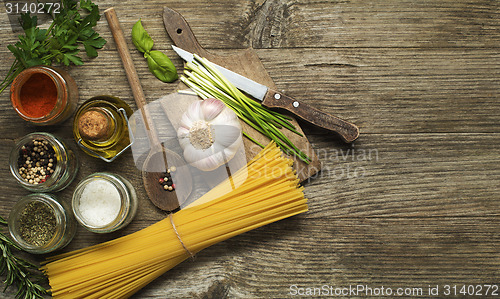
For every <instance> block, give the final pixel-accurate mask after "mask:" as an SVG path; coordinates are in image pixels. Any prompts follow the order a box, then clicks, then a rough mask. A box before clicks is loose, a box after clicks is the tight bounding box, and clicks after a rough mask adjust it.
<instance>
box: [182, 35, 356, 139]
mask: <svg viewBox="0 0 500 299" xmlns="http://www.w3.org/2000/svg"><path fill="white" fill-rule="evenodd" d="M172 48H173V49H174V51H175V52H176V53H177V54H178V55H179V56H180V57H181V58H182V59H183V60H185V61H186V62H192V61H193V60H194V54H192V53H190V52H188V51H186V50H183V49H181V48H179V47H176V46H174V45H172ZM212 64H213V65H214V66H215V67H216V68H217V69H218V70H219V71H220V72H221V73H222V75H224V77H226V79H227V80H229V81H230V82H231V83H233V84H234V86H236V88H238V89H239V90H241V91H243V92H245V93H247V94H248V95H250V96H252V97H254V98H255V99H256V100H259V101H261V102H262V105H264V106H266V107H268V108H282V109H285V110H287V111H289V112H291V113H293V114H294V115H295V116H298V117H300V118H301V119H302V120H304V121H307V122H309V123H311V124H313V125H315V126H318V127H321V128H324V129H327V130H330V131H334V132H336V133H338V134H339V135H340V136H341V137H342V139H343V140H344V141H345V142H353V141H354V140H356V139H357V138H358V136H359V129H358V127H357V126H356V125H354V124H352V123H350V122H347V121H345V120H342V119H340V118H338V117H336V116H333V115H331V114H328V113H325V112H323V111H321V110H318V109H316V108H314V107H311V106H309V105H306V104H304V103H302V102H300V101H298V100H296V99H294V98H292V97H289V96H287V95H285V94H283V93H281V92H278V91H276V90H273V89H271V88H268V87H267V86H265V85H262V84H260V83H257V82H255V81H253V80H251V79H248V78H246V77H244V76H242V75H240V74H237V73H235V72H233V71H230V70H228V69H226V68H224V67H222V66H220V65H217V64H215V63H213V62H212Z"/></svg>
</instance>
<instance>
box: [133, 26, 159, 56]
mask: <svg viewBox="0 0 500 299" xmlns="http://www.w3.org/2000/svg"><path fill="white" fill-rule="evenodd" d="M132 42H133V43H134V45H135V47H136V48H137V50H139V51H141V52H142V53H148V52H149V51H151V49H152V48H153V44H154V42H153V39H152V38H151V37H150V36H149V34H148V33H147V32H146V30H145V29H144V27H142V23H141V20H139V21H137V23H135V25H134V27H132Z"/></svg>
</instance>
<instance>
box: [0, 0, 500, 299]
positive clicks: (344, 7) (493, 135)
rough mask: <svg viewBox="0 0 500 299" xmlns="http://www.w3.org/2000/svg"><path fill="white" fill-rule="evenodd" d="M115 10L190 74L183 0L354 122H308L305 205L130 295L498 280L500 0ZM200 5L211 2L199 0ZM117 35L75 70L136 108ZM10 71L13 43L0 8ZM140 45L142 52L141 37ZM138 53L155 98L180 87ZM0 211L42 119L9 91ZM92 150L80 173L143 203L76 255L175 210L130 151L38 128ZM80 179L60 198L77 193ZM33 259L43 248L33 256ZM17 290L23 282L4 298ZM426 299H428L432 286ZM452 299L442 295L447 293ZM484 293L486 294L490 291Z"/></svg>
mask: <svg viewBox="0 0 500 299" xmlns="http://www.w3.org/2000/svg"><path fill="white" fill-rule="evenodd" d="M99 5H100V7H101V9H102V11H104V9H106V8H108V7H111V6H115V9H116V10H117V13H118V14H119V16H120V21H121V23H122V27H123V29H124V32H125V34H126V35H127V34H129V33H130V30H131V29H132V26H133V24H134V23H135V22H136V21H137V20H138V19H139V18H142V22H143V24H144V27H145V28H146V30H148V32H149V33H150V35H151V36H152V38H153V39H154V40H155V47H154V48H155V49H158V50H163V51H165V52H166V53H167V55H169V56H170V57H171V58H172V61H173V62H174V64H175V65H176V66H177V67H178V70H179V72H181V71H182V61H181V60H180V58H178V57H176V56H175V54H174V52H173V51H172V50H171V49H170V44H171V43H172V41H171V40H170V39H169V38H168V35H167V34H166V32H165V30H164V28H163V22H162V18H161V14H162V7H163V6H165V5H167V6H169V7H171V8H173V9H176V10H178V11H179V12H180V13H182V15H183V16H184V17H185V18H186V19H187V20H188V22H189V24H190V25H191V28H192V29H193V32H194V34H195V35H196V36H197V38H198V41H199V42H200V44H201V45H202V46H203V47H204V48H206V49H207V50H209V51H210V52H212V53H214V54H217V55H231V54H236V53H238V52H239V51H241V50H242V49H245V48H247V47H250V46H252V47H254V48H255V51H256V53H257V55H258V57H259V58H260V60H261V61H262V63H263V65H264V67H265V68H266V70H267V72H268V73H269V75H270V77H271V78H272V79H273V81H274V83H275V85H276V87H277V90H279V91H284V92H285V93H286V94H287V95H289V96H292V97H294V98H298V99H302V100H303V101H305V102H306V103H307V104H311V105H313V106H316V107H320V108H321V109H322V110H324V111H326V112H329V113H331V114H334V115H338V116H341V117H342V118H344V119H347V120H349V121H352V122H353V123H356V124H357V125H359V126H360V128H361V135H360V138H359V139H358V140H357V141H356V142H354V144H352V145H346V144H344V143H342V142H341V141H339V140H336V139H334V138H332V136H330V135H327V134H325V133H324V132H323V131H321V130H318V129H315V128H313V127H312V126H309V125H307V124H302V123H301V126H302V127H303V130H304V132H305V133H306V134H307V136H308V139H309V141H310V142H311V144H312V146H313V148H314V149H315V150H316V154H317V155H318V157H319V159H320V160H321V162H322V164H323V170H322V172H320V173H319V174H318V175H317V176H316V177H313V178H312V179H311V180H310V181H309V182H306V183H305V194H306V196H307V197H308V199H309V212H308V213H306V214H303V215H300V216H297V217H293V218H291V219H287V220H283V221H281V222H278V223H274V224H271V225H268V226H266V227H263V228H260V229H258V230H255V231H251V232H249V233H246V234H244V235H241V236H238V237H235V238H233V239H230V240H228V241H226V242H223V243H220V244H217V245H215V246H213V247H211V248H208V249H206V250H204V251H202V252H201V253H199V254H198V256H197V258H196V261H194V262H191V261H187V262H185V263H182V264H181V265H179V266H178V267H176V268H174V269H172V270H171V271H169V272H168V273H166V274H165V275H163V276H161V277H160V278H159V279H157V280H156V281H155V282H153V283H152V284H151V285H149V286H148V287H146V288H144V289H143V290H142V291H141V292H139V293H138V294H136V295H135V296H134V298H165V297H168V298H186V297H190V298H225V297H228V298H234V297H244V298H250V297H251V298H284V297H289V294H290V286H291V285H297V286H300V287H322V286H323V285H331V286H334V287H335V286H339V287H345V286H347V287H348V286H349V285H357V284H361V285H367V286H371V287H381V286H384V287H386V288H387V287H391V288H394V289H395V288H397V287H416V288H423V290H424V292H426V291H427V290H428V287H429V285H431V286H436V285H439V286H440V290H441V291H442V290H443V286H444V285H445V284H452V285H453V284H455V285H459V286H461V285H463V284H466V285H469V284H473V285H475V284H491V283H496V284H498V282H499V281H500V271H499V269H500V250H499V248H500V215H499V211H500V203H499V198H500V183H499V182H500V167H499V160H500V158H499V157H500V97H499V96H500V54H499V53H500V51H499V50H500V46H499V45H500V17H499V13H500V2H498V1H486V0H476V1H463V0H455V1H426V0H423V1H409V0H408V1H406V0H404V1H372V2H366V1H305V0H304V1H280V0H267V1H265V0H257V1H254V0H244V1H243V0H241V1H240V0H216V1H205V0H194V1H170V0H168V1H162V2H159V1H143V2H141V3H138V2H136V1H132V0H126V1H120V2H118V1H111V0H105V1H99ZM200 7H201V8H202V9H200ZM98 30H99V32H100V33H102V35H103V36H104V37H105V38H106V39H108V41H109V42H108V44H107V45H106V46H105V48H104V49H103V50H102V51H100V52H99V57H98V58H97V59H93V60H89V59H86V60H85V65H84V66H81V67H73V68H70V69H69V71H70V73H71V75H72V76H73V77H74V78H75V80H76V81H77V84H78V85H79V88H80V95H81V97H80V98H81V100H80V101H81V102H82V103H83V101H84V100H86V99H88V98H90V97H92V96H95V95H99V94H113V95H116V96H119V97H121V98H123V99H125V100H126V101H128V102H129V103H131V105H132V107H134V108H136V107H135V105H134V104H133V98H132V93H131V91H130V88H129V87H128V83H127V79H126V76H125V73H124V71H123V69H122V66H121V61H120V58H119V56H118V54H117V52H116V48H115V45H114V43H113V42H112V37H111V34H110V32H109V29H108V27H107V24H106V21H105V19H104V18H103V19H102V20H101V21H99V23H98ZM0 38H1V40H2V42H1V45H2V46H1V47H0V57H1V61H2V62H3V63H2V64H0V74H5V73H6V72H7V70H8V68H9V65H10V62H12V56H11V55H10V54H9V52H8V50H7V49H6V47H5V46H6V45H7V44H10V43H13V42H15V41H16V34H14V33H12V31H11V30H10V25H9V18H8V16H6V14H4V13H2V14H0ZM127 43H128V46H129V48H131V49H133V45H132V42H131V40H130V39H127ZM131 54H132V58H133V60H134V64H135V66H136V68H137V72H138V75H139V77H140V80H141V83H142V85H143V88H144V92H145V95H146V98H147V100H148V101H153V100H156V99H158V98H160V97H161V96H163V95H166V94H168V93H171V92H173V91H175V88H176V86H175V85H176V84H164V83H161V82H159V81H158V80H156V79H155V78H154V77H153V75H151V74H150V73H149V71H148V69H147V65H146V63H145V61H144V58H143V57H142V56H141V55H140V53H138V52H134V51H132V53H131ZM0 111H1V112H0V133H1V135H0V176H1V178H2V182H3V183H2V184H0V215H2V216H4V217H6V216H7V215H8V212H9V211H10V208H11V207H12V205H13V204H14V202H15V201H16V200H17V199H18V198H19V197H20V196H22V195H25V194H27V191H25V190H23V189H21V188H20V187H18V186H17V185H16V184H15V181H14V179H13V178H12V176H11V175H10V174H9V170H8V154H9V152H10V149H11V148H12V146H13V144H14V139H16V138H19V137H21V136H23V135H25V134H27V133H29V132H33V131H35V130H37V128H36V127H33V126H29V125H27V124H25V123H24V122H23V121H22V120H21V119H20V118H18V117H17V116H16V115H15V113H14V111H12V109H11V107H10V103H9V99H8V94H7V93H4V94H2V95H0ZM43 130H47V131H49V132H52V133H55V134H57V135H60V136H62V137H63V139H64V140H65V141H67V142H68V143H69V144H70V146H72V147H73V148H74V149H75V150H76V151H77V152H78V154H79V157H80V158H81V170H80V172H79V174H78V177H77V179H76V180H77V181H79V180H81V179H82V178H83V177H85V176H86V175H88V174H91V173H93V172H96V171H110V172H116V173H118V174H122V175H124V176H126V177H127V178H128V179H129V180H130V181H131V182H132V184H133V185H134V187H135V188H136V190H138V195H139V201H140V204H139V211H138V215H137V217H136V218H135V219H134V221H133V222H132V223H131V224H130V225H129V226H128V227H126V228H125V229H124V230H122V231H119V232H116V233H114V234H111V235H96V234H92V233H90V232H87V231H85V230H84V229H83V228H79V230H78V233H77V236H76V237H75V239H74V241H73V242H72V243H71V244H70V245H69V246H68V248H67V249H66V250H71V249H77V248H81V247H83V246H87V245H91V244H97V243H99V242H102V241H105V240H108V239H111V238H114V237H118V236H120V235H124V234H128V233H131V232H134V231H136V230H139V229H141V228H144V227H146V226H148V225H150V224H152V223H154V222H156V221H158V220H160V219H162V218H163V217H164V214H163V213H162V212H161V211H159V210H158V209H156V208H155V207H154V206H153V205H152V204H151V203H150V202H149V200H148V199H147V197H146V195H145V193H144V190H143V186H142V182H141V173H140V171H139V170H137V169H136V168H135V167H134V165H133V162H132V154H131V153H126V154H125V155H124V156H123V157H120V158H119V159H118V160H117V161H116V162H115V163H112V164H106V163H105V162H103V161H99V160H97V159H93V158H91V157H88V156H86V155H84V154H83V153H82V152H81V151H79V150H78V149H76V146H75V144H74V142H73V139H72V136H71V120H70V121H68V122H66V123H64V124H63V125H62V126H60V127H53V128H43ZM75 186H76V182H74V183H73V184H71V185H70V187H69V188H68V189H66V190H64V191H62V192H59V193H58V194H57V196H59V197H60V198H61V199H63V200H69V199H70V197H71V194H72V191H73V190H74V188H75ZM38 259H40V258H39V257H38ZM0 296H3V297H5V298H10V297H12V292H10V293H7V294H5V295H0ZM421 297H427V298H428V297H429V296H428V294H427V293H423V296H421ZM441 297H442V293H441ZM483 297H484V296H483Z"/></svg>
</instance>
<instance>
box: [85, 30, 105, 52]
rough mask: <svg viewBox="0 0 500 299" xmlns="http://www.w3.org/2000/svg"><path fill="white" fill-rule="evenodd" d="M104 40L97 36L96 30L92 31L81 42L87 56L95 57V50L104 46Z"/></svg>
mask: <svg viewBox="0 0 500 299" xmlns="http://www.w3.org/2000/svg"><path fill="white" fill-rule="evenodd" d="M105 44H106V40H105V39H103V38H102V37H100V36H99V34H98V33H97V32H94V33H93V34H92V35H91V36H90V37H89V38H88V39H87V40H85V41H84V42H83V46H84V47H85V52H87V56H88V57H91V58H92V57H97V50H96V49H101V48H102V47H104V45H105Z"/></svg>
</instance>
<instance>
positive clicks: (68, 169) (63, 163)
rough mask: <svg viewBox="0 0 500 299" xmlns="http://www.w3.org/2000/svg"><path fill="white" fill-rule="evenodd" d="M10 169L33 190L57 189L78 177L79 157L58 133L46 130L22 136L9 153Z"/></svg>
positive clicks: (18, 180) (21, 183) (23, 184)
mask: <svg viewBox="0 0 500 299" xmlns="http://www.w3.org/2000/svg"><path fill="white" fill-rule="evenodd" d="M9 164H10V171H11V173H12V175H13V176H14V177H15V178H16V180H17V182H18V183H19V184H20V185H21V186H22V187H24V188H26V189H28V190H30V191H34V192H52V191H53V192H56V191H61V190H62V189H64V188H66V187H67V186H68V185H69V184H70V183H71V182H72V181H73V180H74V178H75V177H76V173H77V171H78V167H79V165H78V159H77V157H76V155H75V154H74V152H73V151H72V150H71V149H70V148H68V147H67V146H66V144H65V143H64V142H63V141H62V140H60V139H59V138H58V137H56V136H54V135H52V134H50V133H45V132H36V133H31V134H28V135H26V136H24V137H23V138H21V139H20V140H19V141H18V142H17V143H16V145H15V146H14V148H13V149H12V151H11V154H10V161H9Z"/></svg>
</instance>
